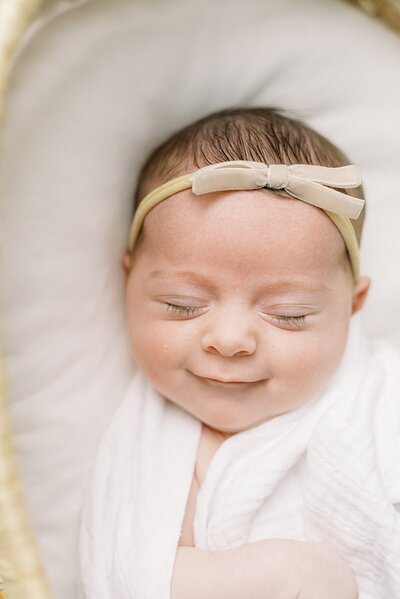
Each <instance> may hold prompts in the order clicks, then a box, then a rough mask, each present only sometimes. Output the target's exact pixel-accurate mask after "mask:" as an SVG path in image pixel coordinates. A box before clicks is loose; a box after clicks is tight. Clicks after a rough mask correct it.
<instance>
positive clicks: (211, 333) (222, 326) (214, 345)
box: [202, 310, 257, 357]
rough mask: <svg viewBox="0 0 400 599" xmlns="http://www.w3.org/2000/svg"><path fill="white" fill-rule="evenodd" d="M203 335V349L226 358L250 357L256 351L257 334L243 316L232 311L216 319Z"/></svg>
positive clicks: (217, 316) (216, 316)
mask: <svg viewBox="0 0 400 599" xmlns="http://www.w3.org/2000/svg"><path fill="white" fill-rule="evenodd" d="M208 325H209V326H208V327H207V330H206V331H205V333H204V334H203V338H202V346H203V349H204V350H205V351H207V352H210V353H219V354H221V355H222V356H225V357H233V356H249V355H251V354H253V353H254V352H255V351H256V348H257V340H256V334H255V331H254V330H253V328H252V326H251V323H250V322H249V321H248V319H246V318H245V317H244V316H243V314H242V315H239V314H238V313H237V311H234V310H231V311H230V313H229V314H228V313H227V312H225V313H223V314H221V313H220V314H219V315H217V314H216V315H215V317H214V318H213V319H212V321H210V322H209V323H208Z"/></svg>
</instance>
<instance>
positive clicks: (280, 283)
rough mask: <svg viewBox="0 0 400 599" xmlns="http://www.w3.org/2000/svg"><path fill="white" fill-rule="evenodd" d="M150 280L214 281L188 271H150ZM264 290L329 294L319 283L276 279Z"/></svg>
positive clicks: (211, 283) (206, 282) (201, 283)
mask: <svg viewBox="0 0 400 599" xmlns="http://www.w3.org/2000/svg"><path fill="white" fill-rule="evenodd" d="M149 276H150V278H151V279H156V278H162V277H178V278H180V279H191V280H192V281H194V282H196V283H199V284H200V285H215V283H214V280H213V279H212V278H211V277H209V276H207V275H204V274H201V273H199V272H194V271H190V270H180V271H170V272H168V271H161V270H152V271H151V272H150V273H149ZM265 288H266V289H271V290H275V289H290V290H291V289H295V290H299V291H312V292H314V293H324V294H329V293H330V292H331V289H330V287H328V285H326V284H325V283H322V282H321V281H316V282H315V283H313V282H312V281H305V280H302V279H284V278H283V279H277V280H275V281H268V282H266V284H265Z"/></svg>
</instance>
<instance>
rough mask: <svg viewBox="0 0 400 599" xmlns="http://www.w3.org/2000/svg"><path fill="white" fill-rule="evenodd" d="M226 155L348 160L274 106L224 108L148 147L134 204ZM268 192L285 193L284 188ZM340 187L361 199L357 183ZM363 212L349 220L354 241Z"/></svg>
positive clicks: (271, 160) (275, 160) (283, 160)
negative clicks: (354, 218) (347, 186)
mask: <svg viewBox="0 0 400 599" xmlns="http://www.w3.org/2000/svg"><path fill="white" fill-rule="evenodd" d="M228 160H251V161H256V162H264V163H266V164H317V165H321V166H333V167H335V166H345V165H347V164H351V162H350V160H349V159H348V157H347V156H346V155H345V154H344V153H343V152H342V151H341V150H339V148H337V147H336V146H335V145H334V144H333V143H331V142H330V141H329V140H328V139H326V138H325V137H324V136H323V135H321V134H319V133H317V132H316V131H314V130H313V129H311V128H310V127H308V126H307V125H305V124H304V123H303V122H301V121H300V120H298V119H294V118H292V117H289V116H286V115H285V113H284V111H283V110H282V109H280V108H276V107H267V108H263V107H260V108H240V107H238V108H228V109H225V110H221V111H219V112H214V113H212V114H209V115H207V116H205V117H203V118H201V119H199V120H197V121H195V122H194V123H191V124H190V125H188V126H186V127H184V128H183V129H181V130H180V131H177V132H176V133H174V134H173V135H172V136H171V137H169V138H168V139H167V140H166V141H164V142H163V143H162V144H161V145H160V146H159V147H158V148H156V149H155V150H154V151H153V152H152V154H151V155H150V156H149V158H148V159H147V161H146V162H145V164H144V165H143V167H142V169H141V171H140V174H139V179H138V184H137V190H136V195H135V208H134V210H135V211H136V209H137V207H138V205H139V204H140V202H141V200H142V199H143V198H144V197H145V196H146V195H147V194H148V193H149V192H150V191H152V190H153V189H155V188H156V187H158V186H159V185H162V184H163V183H165V182H166V181H169V180H170V179H173V178H175V177H179V176H180V175H184V174H187V173H190V172H192V171H194V170H196V169H198V168H201V167H203V166H207V165H209V164H214V163H216V162H225V161H228ZM339 191H341V192H343V190H342V189H341V190H339ZM274 193H275V194H277V195H281V196H284V197H291V196H288V195H287V194H286V192H285V191H284V190H279V191H274ZM346 193H347V194H348V195H352V196H355V197H357V198H362V199H364V193H363V190H362V187H359V188H355V189H349V190H346ZM364 217H365V205H364V209H363V210H362V212H361V214H360V216H359V218H358V219H357V220H353V221H352V224H353V227H354V229H355V232H356V236H357V239H358V243H359V244H360V243H361V235H362V228H363V223H364ZM140 237H141V236H140ZM140 237H139V239H138V241H139V240H140Z"/></svg>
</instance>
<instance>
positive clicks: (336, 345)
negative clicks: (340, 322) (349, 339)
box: [287, 327, 347, 396]
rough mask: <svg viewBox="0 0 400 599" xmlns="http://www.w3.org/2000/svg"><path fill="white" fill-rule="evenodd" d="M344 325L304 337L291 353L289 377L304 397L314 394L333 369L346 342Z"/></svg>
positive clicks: (334, 369) (333, 371)
mask: <svg viewBox="0 0 400 599" xmlns="http://www.w3.org/2000/svg"><path fill="white" fill-rule="evenodd" d="M346 336H347V335H346V327H336V329H333V330H330V329H329V328H328V329H326V330H325V331H324V332H320V333H319V334H318V335H316V334H310V335H309V336H305V337H304V338H303V339H302V340H301V341H302V343H301V344H299V346H297V347H293V348H292V349H293V350H294V351H293V352H292V353H289V354H287V358H288V360H289V361H290V363H291V368H290V379H291V384H292V385H297V386H298V388H299V391H300V392H301V393H302V394H303V395H304V396H310V395H313V394H315V393H318V392H319V391H320V390H321V389H322V388H323V387H324V386H325V385H326V384H327V383H328V382H329V380H330V379H331V378H332V376H333V375H334V373H335V371H336V370H337V368H338V366H339V363H340V360H341V358H342V356H343V352H344V349H345V345H346Z"/></svg>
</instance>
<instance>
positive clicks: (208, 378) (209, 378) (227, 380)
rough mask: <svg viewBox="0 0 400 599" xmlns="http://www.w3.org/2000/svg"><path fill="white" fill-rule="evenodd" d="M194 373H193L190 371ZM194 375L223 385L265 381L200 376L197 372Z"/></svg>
mask: <svg viewBox="0 0 400 599" xmlns="http://www.w3.org/2000/svg"><path fill="white" fill-rule="evenodd" d="M192 374H195V373H192ZM195 376H196V377H197V378H200V379H202V380H203V381H205V382H207V383H210V384H212V385H213V384H214V385H223V386H232V387H235V386H240V385H256V384H258V383H262V382H263V381H265V379H257V380H249V381H242V380H237V379H236V380H235V379H218V378H211V377H206V376H201V375H199V374H195Z"/></svg>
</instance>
